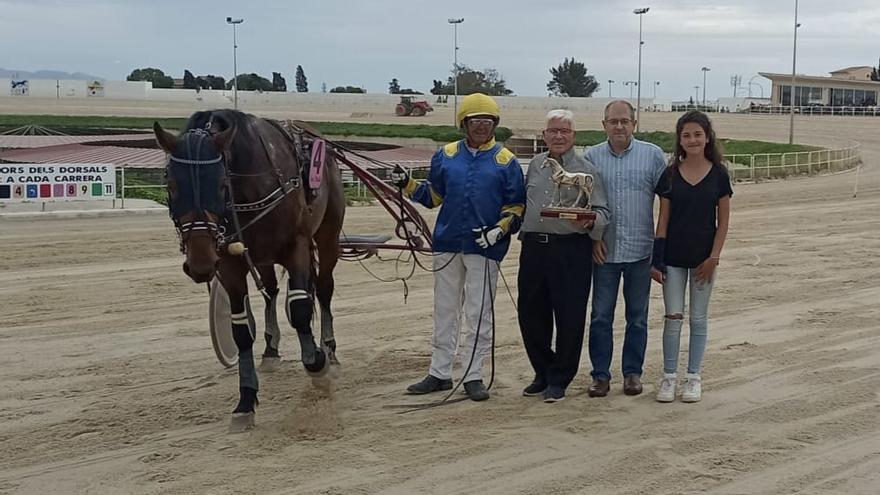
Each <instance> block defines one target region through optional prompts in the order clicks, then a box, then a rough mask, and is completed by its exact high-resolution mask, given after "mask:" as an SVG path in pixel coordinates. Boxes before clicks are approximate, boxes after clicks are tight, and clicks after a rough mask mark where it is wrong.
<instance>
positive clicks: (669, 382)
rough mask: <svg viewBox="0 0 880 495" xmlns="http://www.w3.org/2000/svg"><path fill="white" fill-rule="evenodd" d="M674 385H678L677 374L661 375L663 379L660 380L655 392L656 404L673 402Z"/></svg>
mask: <svg viewBox="0 0 880 495" xmlns="http://www.w3.org/2000/svg"><path fill="white" fill-rule="evenodd" d="M676 385H678V374H677V373H663V379H662V380H660V389H659V390H657V402H672V401H674V400H675V387H676Z"/></svg>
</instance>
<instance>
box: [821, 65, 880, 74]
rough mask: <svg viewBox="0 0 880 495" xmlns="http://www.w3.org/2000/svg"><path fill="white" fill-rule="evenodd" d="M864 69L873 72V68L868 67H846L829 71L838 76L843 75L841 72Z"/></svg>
mask: <svg viewBox="0 0 880 495" xmlns="http://www.w3.org/2000/svg"><path fill="white" fill-rule="evenodd" d="M864 69H867V70H874V67H871V66H870V65H854V66H852V67H846V68H843V69H837V70H833V71H831V74H839V73H843V72H852V71H855V70H864Z"/></svg>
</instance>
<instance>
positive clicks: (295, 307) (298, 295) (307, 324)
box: [287, 289, 312, 334]
mask: <svg viewBox="0 0 880 495" xmlns="http://www.w3.org/2000/svg"><path fill="white" fill-rule="evenodd" d="M287 319H288V321H290V324H291V325H293V328H295V329H296V331H297V332H299V333H308V334H311V333H312V326H311V325H312V298H311V297H310V296H309V293H308V292H307V291H305V290H302V289H292V290H291V291H290V293H289V294H288V296H287Z"/></svg>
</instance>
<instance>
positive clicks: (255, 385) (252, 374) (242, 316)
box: [232, 296, 260, 390]
mask: <svg viewBox="0 0 880 495" xmlns="http://www.w3.org/2000/svg"><path fill="white" fill-rule="evenodd" d="M255 329H256V323H255V322H254V316H253V314H252V313H251V304H250V301H249V300H248V296H244V311H242V312H241V313H235V314H233V315H232V338H233V339H234V340H235V345H236V346H237V347H238V380H239V386H241V387H247V388H251V389H254V390H259V388H260V387H259V382H258V379H257V370H256V368H255V367H254V351H253V346H254V336H255V335H256V333H255Z"/></svg>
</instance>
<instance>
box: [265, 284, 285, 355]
mask: <svg viewBox="0 0 880 495" xmlns="http://www.w3.org/2000/svg"><path fill="white" fill-rule="evenodd" d="M277 300H278V291H277V290H276V291H275V293H274V294H272V297H271V298H270V299H267V300H266V309H265V311H264V312H263V314H264V316H265V321H266V350H264V351H263V357H280V355H279V354H278V345H279V343H280V342H281V330H280V329H279V328H278V316H277V312H276V309H275V308H276V304H275V303H276V301H277Z"/></svg>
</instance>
